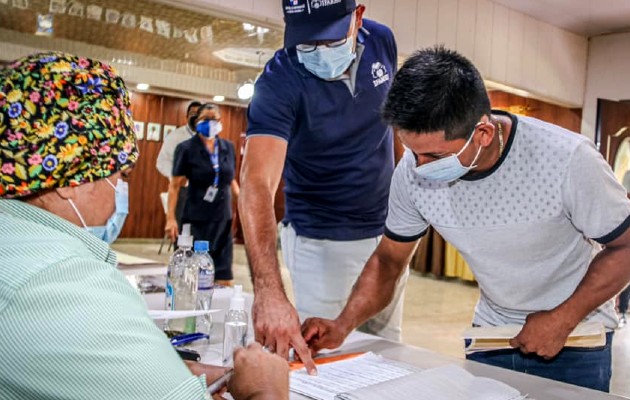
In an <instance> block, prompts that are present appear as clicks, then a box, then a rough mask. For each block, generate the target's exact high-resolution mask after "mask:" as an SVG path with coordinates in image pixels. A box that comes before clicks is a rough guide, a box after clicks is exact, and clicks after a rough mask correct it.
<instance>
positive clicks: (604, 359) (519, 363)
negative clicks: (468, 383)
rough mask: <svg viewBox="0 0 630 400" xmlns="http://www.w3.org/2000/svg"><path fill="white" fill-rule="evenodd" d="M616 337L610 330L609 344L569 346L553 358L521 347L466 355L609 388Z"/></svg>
mask: <svg viewBox="0 0 630 400" xmlns="http://www.w3.org/2000/svg"><path fill="white" fill-rule="evenodd" d="M612 339H613V332H609V333H607V334H606V345H605V346H602V347H596V348H576V347H566V348H564V349H562V351H561V352H560V353H559V354H558V355H557V356H556V357H554V358H553V359H552V360H545V359H544V358H542V357H539V356H537V355H532V354H523V353H521V352H520V351H519V350H496V351H487V352H478V353H473V354H469V355H467V356H466V359H468V360H472V361H477V362H480V363H483V364H488V365H493V366H495V367H501V368H506V369H511V370H512V371H517V372H524V373H526V374H530V375H536V376H541V377H543V378H548V379H553V380H555V381H560V382H565V383H570V384H572V385H577V386H583V387H587V388H590V389H595V390H600V391H602V392H608V391H609V390H610V377H611V376H612V366H611V358H612V357H611V354H612V350H611V348H612ZM466 345H468V343H466Z"/></svg>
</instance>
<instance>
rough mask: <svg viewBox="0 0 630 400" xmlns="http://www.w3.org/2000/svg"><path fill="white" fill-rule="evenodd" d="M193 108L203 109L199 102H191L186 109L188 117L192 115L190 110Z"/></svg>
mask: <svg viewBox="0 0 630 400" xmlns="http://www.w3.org/2000/svg"><path fill="white" fill-rule="evenodd" d="M193 107H201V102H200V101H197V100H195V101H191V102H190V104H188V107H186V115H188V114H189V113H190V109H191V108H193Z"/></svg>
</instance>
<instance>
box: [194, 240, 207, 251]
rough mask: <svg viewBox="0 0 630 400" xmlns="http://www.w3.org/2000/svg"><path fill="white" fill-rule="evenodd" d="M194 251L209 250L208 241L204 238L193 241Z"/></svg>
mask: <svg viewBox="0 0 630 400" xmlns="http://www.w3.org/2000/svg"><path fill="white" fill-rule="evenodd" d="M194 249H195V252H201V251H205V252H207V251H209V250H210V243H209V242H208V241H206V240H197V241H195V247H194Z"/></svg>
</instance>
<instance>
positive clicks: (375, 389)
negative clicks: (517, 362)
mask: <svg viewBox="0 0 630 400" xmlns="http://www.w3.org/2000/svg"><path fill="white" fill-rule="evenodd" d="M526 398H527V395H526V394H525V395H521V393H519V391H518V390H516V389H514V388H513V387H511V386H509V385H506V384H505V383H503V382H499V381H497V380H494V379H490V378H485V377H480V376H474V375H473V374H471V373H470V372H468V371H466V370H465V369H463V368H461V367H458V366H456V365H445V366H443V367H437V368H431V369H427V370H424V371H421V372H416V373H413V374H411V375H407V376H404V377H402V378H398V379H393V380H390V381H387V382H383V383H380V384H378V385H375V386H371V387H366V388H362V389H358V390H354V391H352V392H348V393H343V394H340V395H338V396H337V397H336V398H335V399H336V400H377V399H378V400H383V399H392V400H393V399H396V400H406V399H409V400H412V399H414V400H415V399H431V400H522V399H526Z"/></svg>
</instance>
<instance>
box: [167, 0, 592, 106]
mask: <svg viewBox="0 0 630 400" xmlns="http://www.w3.org/2000/svg"><path fill="white" fill-rule="evenodd" d="M161 1H165V2H170V3H172V4H175V3H179V4H180V5H181V4H182V3H190V2H192V1H195V2H196V3H197V4H199V5H201V7H206V8H211V9H214V10H217V11H222V12H224V13H227V14H232V15H239V16H242V17H248V16H249V17H250V18H252V19H255V20H259V21H264V22H267V23H268V24H269V25H272V26H279V27H281V26H283V22H282V9H281V6H280V5H281V2H280V0H238V1H235V0H201V1H199V0H171V1H169V0H161ZM357 2H359V3H363V4H365V5H366V7H367V13H366V16H367V17H368V18H371V19H375V20H377V21H379V22H382V23H384V24H386V25H388V26H390V27H392V29H393V30H394V32H395V34H396V39H397V41H398V46H399V53H400V55H402V56H408V55H410V54H411V53H412V52H413V51H414V50H416V49H418V48H421V47H426V46H431V45H434V44H442V43H443V44H445V45H446V46H447V47H450V48H454V49H457V50H458V51H459V52H461V53H463V54H464V55H466V56H467V57H468V58H470V59H472V60H473V61H474V63H475V64H476V65H477V67H478V68H479V70H480V71H481V73H482V75H483V76H484V78H485V79H488V80H491V81H494V82H498V83H501V84H505V85H509V86H511V87H514V88H518V89H524V90H526V91H529V92H531V93H532V94H534V95H536V96H537V97H539V98H541V99H545V100H548V101H553V102H556V103H559V104H564V105H567V106H570V107H581V106H582V100H583V98H584V85H585V80H586V57H587V50H588V41H587V39H586V38H584V37H581V36H578V35H575V34H573V33H570V32H568V31H565V30H562V29H560V28H557V27H555V26H553V25H550V24H547V23H544V22H541V21H538V20H536V19H534V18H531V17H529V16H526V15H525V14H522V13H520V12H517V11H513V10H511V9H509V8H507V7H505V6H502V5H499V4H495V3H493V2H492V1H491V0H358V1H357Z"/></svg>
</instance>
